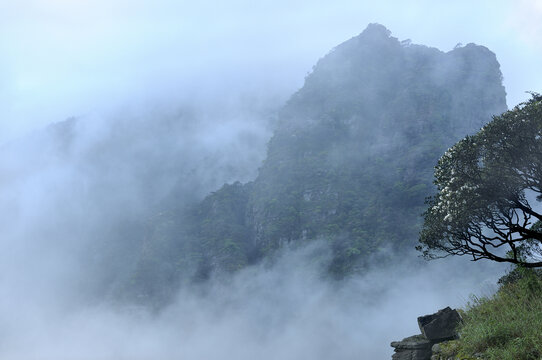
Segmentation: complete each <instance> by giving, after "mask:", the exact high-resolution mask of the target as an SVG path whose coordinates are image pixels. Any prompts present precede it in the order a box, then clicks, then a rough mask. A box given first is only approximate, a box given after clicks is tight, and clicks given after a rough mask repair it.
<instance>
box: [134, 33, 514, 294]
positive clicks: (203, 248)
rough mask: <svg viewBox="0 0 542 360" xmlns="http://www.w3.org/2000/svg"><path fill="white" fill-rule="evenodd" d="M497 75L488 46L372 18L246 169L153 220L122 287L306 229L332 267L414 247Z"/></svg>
mask: <svg viewBox="0 0 542 360" xmlns="http://www.w3.org/2000/svg"><path fill="white" fill-rule="evenodd" d="M501 80H502V79H501V73H500V70H499V64H498V62H497V61H496V58H495V55H494V54H493V53H491V52H490V51H489V50H488V49H486V48H484V47H481V46H476V45H474V44H469V45H467V46H465V47H459V48H456V49H454V50H453V51H450V52H448V53H443V52H441V51H439V50H437V49H434V48H428V47H425V46H419V45H412V44H410V43H409V42H400V41H398V40H397V39H396V38H394V37H391V36H390V32H389V31H388V30H387V29H386V28H384V27H383V26H381V25H378V24H372V25H370V26H369V27H368V28H367V29H366V30H365V31H364V32H363V33H362V34H360V35H359V36H357V37H354V38H352V39H350V40H348V41H346V42H345V43H343V44H341V45H339V46H337V47H336V48H335V49H333V51H331V52H330V53H329V54H328V55H326V56H325V57H324V58H322V59H321V60H320V61H318V63H317V64H316V66H315V67H314V69H313V71H312V72H311V73H310V74H309V75H308V76H307V78H306V81H305V85H304V86H303V88H301V89H300V90H299V91H298V92H297V93H295V94H294V95H293V96H292V97H291V99H290V100H289V101H288V102H287V103H286V105H285V106H284V108H283V109H282V110H281V112H280V114H279V118H278V123H277V127H276V129H275V132H274V135H273V137H272V138H271V140H270V141H269V144H268V149H267V157H266V159H265V161H264V163H263V164H262V166H261V168H260V169H259V173H258V176H257V177H256V179H255V180H254V181H252V182H250V183H247V184H241V183H234V184H231V185H225V186H224V187H222V188H221V189H220V190H218V191H216V192H214V193H212V194H210V195H209V196H207V197H206V198H205V200H203V202H201V203H199V204H196V205H194V206H189V207H182V208H176V207H170V208H169V210H168V211H164V212H162V213H160V214H159V215H157V216H156V217H154V218H153V219H152V221H151V224H150V228H149V229H150V230H149V234H148V236H147V238H146V241H145V244H144V246H143V250H142V251H141V256H140V258H139V262H138V266H137V269H136V270H135V272H134V276H133V278H132V282H131V285H130V286H129V289H130V290H129V292H131V293H133V294H136V295H137V296H139V297H143V298H147V297H151V298H155V297H157V296H158V297H167V295H168V293H169V292H171V291H173V290H172V289H175V287H176V286H177V285H178V283H179V282H181V281H194V280H200V279H205V278H207V277H209V276H210V275H211V274H213V273H215V274H216V273H217V272H231V271H235V270H236V269H239V268H242V267H244V266H246V265H247V264H251V263H254V262H257V261H259V260H260V259H262V258H264V257H268V256H270V255H271V254H273V252H274V250H276V249H278V248H280V247H282V246H284V245H285V244H292V243H302V242H306V241H311V240H314V239H323V240H324V241H327V242H328V243H329V244H330V248H331V249H332V251H333V259H332V261H331V263H330V264H328V267H329V271H330V274H332V275H333V276H335V277H343V276H345V275H347V274H351V273H352V272H356V271H361V270H362V269H363V268H364V267H365V266H366V263H367V262H368V261H369V260H370V259H371V258H373V257H375V256H380V257H391V256H393V254H394V253H395V250H397V252H399V253H400V252H401V251H403V252H404V251H406V249H410V248H413V247H414V245H415V242H416V239H417V235H418V231H419V229H420V226H421V218H420V216H419V215H420V214H421V213H422V212H423V209H424V199H425V197H426V196H428V195H430V194H432V192H433V191H434V190H433V185H432V181H431V179H432V173H433V166H434V164H435V163H436V161H437V160H438V158H439V156H440V154H442V153H443V152H444V151H445V150H446V149H447V148H448V147H449V146H451V145H452V144H453V143H454V142H455V141H457V140H458V139H460V138H462V137H463V136H464V135H465V134H467V133H472V132H473V131H474V130H476V129H478V128H480V126H482V124H483V123H484V122H485V121H487V119H489V118H490V116H491V115H493V114H497V113H501V112H502V111H504V110H505V109H506V104H505V92H504V88H503V86H502V84H501ZM387 250H389V251H387Z"/></svg>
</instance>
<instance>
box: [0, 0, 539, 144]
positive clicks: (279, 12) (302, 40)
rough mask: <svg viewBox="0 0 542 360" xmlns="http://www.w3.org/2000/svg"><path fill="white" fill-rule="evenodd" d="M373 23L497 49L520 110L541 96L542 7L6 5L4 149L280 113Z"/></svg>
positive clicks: (103, 0) (85, 0) (161, 1)
mask: <svg viewBox="0 0 542 360" xmlns="http://www.w3.org/2000/svg"><path fill="white" fill-rule="evenodd" d="M372 22H378V23H381V24H383V25H385V26H386V27H387V28H388V29H389V30H391V32H392V35H393V36H395V37H397V38H399V39H400V40H404V39H411V40H412V42H413V43H419V44H424V45H428V46H433V47H437V48H439V49H441V50H443V51H449V50H451V49H453V47H454V46H455V45H456V44H458V43H462V44H467V43H470V42H474V43H477V44H480V45H484V46H487V47H488V48H489V49H491V50H492V51H494V52H495V53H496V55H497V59H498V60H499V62H500V63H501V70H502V72H503V76H504V85H505V87H506V90H507V93H508V100H507V101H508V105H509V106H514V105H516V104H517V103H519V102H520V101H523V100H525V99H526V98H527V97H528V95H527V94H526V93H525V91H538V92H542V71H540V70H539V69H540V64H542V41H540V39H542V0H519V1H518V0H509V1H506V0H493V1H485V0H480V1H462V0H461V1H453V2H451V1H450V2H444V1H434V0H433V1H429V0H419V1H401V2H398V1H378V2H377V1H371V2H369V1H360V0H356V1H350V0H336V1H333V2H331V1H321V0H310V1H309V0H287V1H286V0H274V1H270V0H261V1H257V2H255V1H249V0H231V1H227V2H226V1H216V0H214V1H209V0H202V1H190V2H188V1H182V0H181V1H174V0H153V1H150V0H130V1H128V0H116V1H111V0H18V1H10V0H0V54H1V56H0V142H4V141H6V140H9V139H11V138H14V137H19V136H21V135H22V134H24V133H26V132H28V131H31V130H33V129H37V128H40V127H43V126H45V125H46V124H49V123H51V122H56V121H61V120H64V119H66V118H68V117H71V116H88V115H96V114H98V115H104V114H105V115H106V114H109V113H112V112H117V113H118V112H122V111H135V112H137V111H146V110H147V109H150V108H156V107H160V106H180V105H181V104H183V103H186V102H190V101H194V100H195V99H197V100H200V101H205V102H209V101H215V102H217V101H228V99H231V98H242V99H245V98H246V99H264V100H266V101H267V100H268V101H275V102H277V103H280V102H282V101H284V100H285V99H287V97H288V96H289V95H290V94H291V93H293V92H294V91H295V90H296V89H298V88H299V87H301V86H302V84H303V79H304V77H305V76H306V74H307V73H308V72H310V70H311V68H312V66H313V65H314V64H315V63H316V61H317V60H318V59H319V58H320V57H322V56H324V55H325V54H326V53H328V52H329V51H330V50H331V49H332V48H333V47H334V46H336V45H338V44H340V43H341V42H343V41H346V40H348V39H349V38H351V37H353V36H355V35H357V34H359V33H360V32H361V31H363V29H364V28H365V27H366V26H367V24H369V23H372Z"/></svg>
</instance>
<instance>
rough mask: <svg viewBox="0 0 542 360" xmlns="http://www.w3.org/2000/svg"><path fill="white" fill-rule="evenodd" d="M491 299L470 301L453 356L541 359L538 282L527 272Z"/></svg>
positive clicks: (541, 293) (541, 288)
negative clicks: (481, 355) (473, 355)
mask: <svg viewBox="0 0 542 360" xmlns="http://www.w3.org/2000/svg"><path fill="white" fill-rule="evenodd" d="M515 271H519V272H521V273H522V276H521V277H520V278H519V279H517V281H515V282H509V283H507V284H504V285H502V286H501V288H500V289H499V291H498V292H497V293H496V294H495V295H494V296H492V297H481V298H478V297H473V298H472V301H471V302H470V303H469V305H468V306H467V309H466V311H465V312H464V313H463V324H462V325H461V328H460V330H459V333H460V339H459V340H457V341H456V342H455V344H453V349H451V350H450V352H452V353H454V354H471V356H472V354H480V353H481V354H483V358H484V359H491V360H493V359H494V360H497V359H498V360H536V359H540V357H542V337H541V336H540V334H542V278H541V277H540V274H539V273H537V272H535V271H532V270H530V269H520V270H517V269H516V270H515Z"/></svg>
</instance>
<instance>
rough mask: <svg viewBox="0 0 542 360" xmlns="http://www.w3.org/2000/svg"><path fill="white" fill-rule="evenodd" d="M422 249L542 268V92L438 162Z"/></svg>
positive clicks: (437, 254)
mask: <svg viewBox="0 0 542 360" xmlns="http://www.w3.org/2000/svg"><path fill="white" fill-rule="evenodd" d="M435 184H436V185H437V189H438V193H437V195H435V196H434V197H432V198H430V199H429V200H428V205H429V208H428V209H427V211H426V212H425V214H424V224H423V228H422V231H421V234H420V245H419V246H418V250H420V251H422V252H423V254H424V256H425V257H426V258H436V257H444V256H448V255H469V256H471V257H472V259H473V260H475V261H476V260H479V259H490V260H494V261H498V262H510V263H514V264H519V265H523V266H525V267H542V225H541V224H542V222H541V221H542V211H541V210H540V209H538V208H539V207H540V206H539V205H541V204H540V200H541V199H542V96H541V95H538V94H534V93H533V94H532V99H531V100H529V101H527V102H525V103H522V104H520V105H518V106H516V107H515V108H514V109H513V110H511V111H507V112H505V113H504V114H502V115H501V116H497V117H494V118H493V120H492V121H491V122H490V123H488V124H487V125H486V126H484V127H483V128H482V129H481V130H480V131H479V132H478V133H477V134H475V135H473V136H468V137H466V138H464V139H463V140H461V141H459V142H458V143H457V144H455V145H454V146H453V147H452V148H450V149H449V150H448V151H447V152H446V153H445V154H444V155H443V156H442V157H441V159H440V160H439V162H438V164H437V166H436V167H435Z"/></svg>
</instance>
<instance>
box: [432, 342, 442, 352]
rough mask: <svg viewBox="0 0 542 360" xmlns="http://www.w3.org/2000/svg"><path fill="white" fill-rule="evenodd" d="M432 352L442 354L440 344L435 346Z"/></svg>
mask: <svg viewBox="0 0 542 360" xmlns="http://www.w3.org/2000/svg"><path fill="white" fill-rule="evenodd" d="M431 351H432V352H433V354H440V352H441V351H442V349H441V348H440V344H435V345H433V347H432V348H431Z"/></svg>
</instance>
